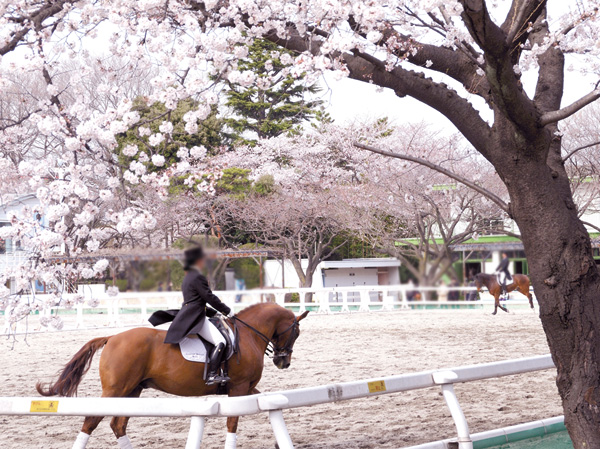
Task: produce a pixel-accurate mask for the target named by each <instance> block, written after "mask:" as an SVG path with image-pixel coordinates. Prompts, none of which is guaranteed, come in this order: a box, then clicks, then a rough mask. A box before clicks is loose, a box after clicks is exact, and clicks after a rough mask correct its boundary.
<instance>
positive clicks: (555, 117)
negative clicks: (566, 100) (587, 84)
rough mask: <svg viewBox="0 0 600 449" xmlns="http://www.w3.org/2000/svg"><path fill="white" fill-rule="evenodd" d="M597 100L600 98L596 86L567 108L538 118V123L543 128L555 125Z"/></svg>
mask: <svg viewBox="0 0 600 449" xmlns="http://www.w3.org/2000/svg"><path fill="white" fill-rule="evenodd" d="M598 98H600V89H598V84H596V88H595V89H594V90H593V91H591V92H590V93H589V94H587V95H585V96H583V97H581V98H580V99H579V100H577V101H576V102H574V103H571V104H570V105H569V106H566V107H564V108H562V109H559V110H558V111H551V112H547V113H545V114H544V115H542V117H541V118H540V123H541V124H542V125H543V126H546V125H549V124H550V123H556V122H559V121H561V120H564V119H566V118H567V117H570V116H572V115H573V114H575V113H576V112H577V111H579V110H581V109H583V108H584V107H586V106H587V105H588V104H590V103H593V102H594V101H596V100H597V99H598Z"/></svg>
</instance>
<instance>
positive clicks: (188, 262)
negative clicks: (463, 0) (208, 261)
mask: <svg viewBox="0 0 600 449" xmlns="http://www.w3.org/2000/svg"><path fill="white" fill-rule="evenodd" d="M202 259H204V250H203V249H202V247H200V246H196V247H194V248H190V249H187V250H185V251H184V253H183V269H184V270H185V271H188V270H190V269H191V268H192V267H193V266H194V265H195V264H196V262H198V261H199V260H202Z"/></svg>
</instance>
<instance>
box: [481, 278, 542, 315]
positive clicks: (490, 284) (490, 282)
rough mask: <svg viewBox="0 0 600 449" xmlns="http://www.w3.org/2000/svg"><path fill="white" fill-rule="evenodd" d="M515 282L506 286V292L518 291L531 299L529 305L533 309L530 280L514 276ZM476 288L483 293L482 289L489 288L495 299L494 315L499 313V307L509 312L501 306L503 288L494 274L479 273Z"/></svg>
mask: <svg viewBox="0 0 600 449" xmlns="http://www.w3.org/2000/svg"><path fill="white" fill-rule="evenodd" d="M512 278H513V281H512V283H511V284H508V285H507V286H506V291H507V292H508V293H510V292H512V291H515V290H516V291H518V292H520V293H522V294H524V295H525V296H527V298H528V299H529V305H530V306H531V308H532V309H533V296H531V293H530V292H529V278H528V277H527V276H525V275H524V274H513V276H512ZM475 286H476V287H477V291H478V292H479V291H481V288H482V287H484V286H485V287H487V289H488V291H489V292H490V295H492V296H493V297H494V299H495V302H494V312H493V313H492V315H496V313H497V312H498V307H500V308H501V309H502V310H504V311H505V312H508V309H507V308H506V307H504V306H503V305H501V304H500V295H502V286H501V285H500V284H499V283H498V279H497V278H496V276H495V275H493V274H485V273H479V274H477V275H475Z"/></svg>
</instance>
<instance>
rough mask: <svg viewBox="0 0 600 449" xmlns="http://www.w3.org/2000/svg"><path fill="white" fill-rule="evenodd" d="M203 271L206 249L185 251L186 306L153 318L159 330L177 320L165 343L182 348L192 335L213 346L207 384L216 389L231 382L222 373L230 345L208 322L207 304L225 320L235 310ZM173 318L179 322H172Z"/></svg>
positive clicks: (161, 313)
mask: <svg viewBox="0 0 600 449" xmlns="http://www.w3.org/2000/svg"><path fill="white" fill-rule="evenodd" d="M203 267H204V251H203V250H202V248H200V247H196V248H192V249H189V250H187V251H185V253H184V267H183V268H184V270H186V271H187V274H186V275H185V278H184V279H183V285H182V286H181V290H182V293H183V306H182V307H181V310H179V311H166V312H157V313H156V314H154V315H153V316H152V317H150V322H151V323H152V324H153V325H155V326H157V325H159V324H163V323H166V322H168V321H170V320H171V319H172V320H173V323H172V324H171V327H169V330H168V331H167V336H166V338H165V343H168V344H179V343H180V342H181V341H182V340H183V339H184V338H185V337H187V336H188V335H190V334H198V335H199V336H200V337H202V338H203V339H204V340H206V341H208V342H209V343H212V344H213V345H214V349H213V350H212V352H211V354H210V357H209V361H208V374H207V376H206V384H207V385H213V384H219V383H225V382H228V381H229V377H227V376H226V375H225V374H224V373H222V372H221V363H222V362H223V356H224V354H225V344H226V342H225V338H224V337H223V335H222V334H221V332H220V331H219V330H218V329H217V327H216V326H215V325H214V324H212V323H211V322H210V321H209V320H208V319H207V317H206V314H207V308H206V306H207V304H209V305H211V306H212V307H213V308H215V309H216V310H218V311H219V312H221V313H222V314H223V315H225V316H229V317H231V316H233V314H232V312H231V309H230V308H229V307H227V305H226V304H223V303H222V302H221V300H220V299H219V298H218V297H217V296H215V295H214V294H213V292H212V291H211V290H210V287H209V286H208V281H207V279H206V277H204V275H203V274H202V273H201V272H200V270H202V268H203ZM166 315H170V316H166ZM173 315H175V318H172V316H173Z"/></svg>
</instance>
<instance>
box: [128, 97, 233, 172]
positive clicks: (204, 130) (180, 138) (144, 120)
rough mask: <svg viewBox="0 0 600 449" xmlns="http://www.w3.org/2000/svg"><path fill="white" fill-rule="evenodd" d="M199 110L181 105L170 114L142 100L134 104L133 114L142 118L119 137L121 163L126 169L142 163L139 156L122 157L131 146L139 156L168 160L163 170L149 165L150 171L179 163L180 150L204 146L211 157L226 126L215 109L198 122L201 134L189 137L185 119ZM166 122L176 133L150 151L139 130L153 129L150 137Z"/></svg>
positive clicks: (190, 103)
mask: <svg viewBox="0 0 600 449" xmlns="http://www.w3.org/2000/svg"><path fill="white" fill-rule="evenodd" d="M196 107H197V103H196V102H194V101H192V100H184V101H180V102H179V104H178V105H177V108H175V109H174V110H173V111H168V110H167V108H166V107H165V105H164V104H162V103H158V102H157V103H154V104H152V105H149V104H148V103H147V100H146V99H145V98H143V97H137V98H135V99H134V100H133V107H132V110H133V111H137V112H138V113H139V114H140V121H139V123H138V124H137V125H136V126H135V127H132V128H131V129H129V130H128V131H126V132H124V133H122V134H119V135H118V136H117V143H118V146H117V149H116V153H117V157H118V159H119V162H120V163H121V165H123V166H124V167H127V166H129V163H130V162H131V161H132V160H139V154H138V155H135V156H132V157H130V156H127V155H125V154H124V153H123V149H124V148H125V147H126V146H128V145H135V146H137V147H138V149H139V151H140V152H145V153H150V156H152V154H160V155H161V156H163V157H164V158H165V165H164V166H163V167H155V166H153V165H152V164H149V167H148V170H149V171H151V172H152V171H161V170H163V169H165V168H167V167H170V166H171V165H173V164H175V163H176V162H177V161H178V158H177V151H178V150H179V149H180V148H181V147H186V148H191V147H193V146H204V147H205V148H206V149H207V151H208V154H209V155H210V154H212V153H214V152H215V151H217V149H218V148H219V147H220V146H221V145H222V144H223V136H222V127H223V125H224V122H223V121H222V120H221V119H219V118H218V117H217V110H216V108H214V109H213V111H212V112H211V113H210V115H209V116H208V117H207V118H206V119H205V120H201V121H200V122H199V126H198V131H197V132H196V133H194V134H189V133H188V132H186V131H185V122H184V121H183V116H184V115H185V113H187V112H188V111H191V110H193V109H195V108H196ZM163 121H169V122H171V123H172V124H173V131H172V132H171V134H170V135H169V136H168V138H167V139H165V141H164V142H162V143H161V144H160V145H158V146H156V147H151V146H150V145H149V144H148V140H149V139H148V137H147V136H141V135H140V133H139V128H140V127H141V126H143V127H146V128H148V129H150V132H151V133H153V134H154V133H158V132H160V130H159V127H160V125H161V123H162V122H163Z"/></svg>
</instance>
